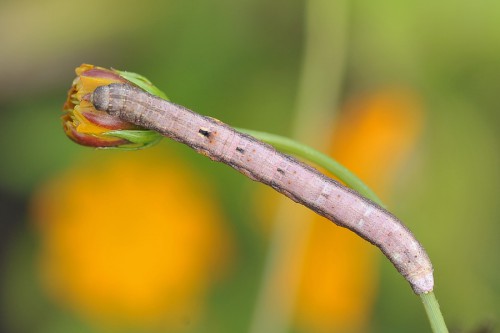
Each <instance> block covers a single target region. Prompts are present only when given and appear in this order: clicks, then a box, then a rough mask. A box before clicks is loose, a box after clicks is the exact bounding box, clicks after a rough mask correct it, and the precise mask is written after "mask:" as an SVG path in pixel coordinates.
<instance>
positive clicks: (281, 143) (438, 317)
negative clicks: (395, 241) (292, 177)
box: [237, 128, 448, 333]
mask: <svg viewBox="0 0 500 333" xmlns="http://www.w3.org/2000/svg"><path fill="white" fill-rule="evenodd" d="M237 130H238V131H240V132H243V133H246V134H249V135H251V136H254V137H256V138H257V139H259V140H261V141H264V142H267V143H269V144H270V145H272V146H274V147H275V148H276V149H279V150H281V151H283V152H286V153H290V154H293V155H295V156H298V157H300V158H303V159H305V160H307V161H309V162H312V163H314V164H316V165H318V166H320V167H322V168H325V169H326V170H328V171H329V172H330V173H332V174H333V175H334V176H335V177H337V178H338V179H340V180H341V181H342V182H343V183H345V184H346V185H347V186H349V187H350V188H352V189H354V190H356V191H358V192H359V193H360V194H362V195H363V196H364V197H366V198H368V199H370V200H372V201H373V202H376V203H377V204H379V205H380V206H382V207H384V204H383V203H382V201H381V200H380V199H379V198H378V197H377V195H376V194H375V193H374V192H373V191H372V190H371V189H370V188H369V187H368V186H367V185H366V184H365V183H363V181H361V179H359V178H358V177H357V176H356V175H355V174H353V173H352V172H351V171H349V170H348V169H347V168H346V167H344V166H343V165H341V164H340V163H339V162H337V161H335V160H334V159H332V158H331V157H330V156H328V155H325V154H323V153H321V152H319V151H317V150H315V149H313V148H311V147H309V146H306V145H304V144H302V143H300V142H297V141H295V140H292V139H289V138H286V137H283V136H279V135H276V134H270V133H265V132H259V131H254V130H248V129H242V128H238V129H237ZM419 296H420V298H421V299H422V302H423V304H424V308H425V312H426V314H427V317H428V318H429V322H430V324H431V328H432V331H433V332H434V333H447V332H448V329H447V328H446V324H445V322H444V318H443V315H442V314H441V310H440V308H439V304H438V302H437V299H436V296H435V295H434V293H433V292H430V293H426V294H420V295H419Z"/></svg>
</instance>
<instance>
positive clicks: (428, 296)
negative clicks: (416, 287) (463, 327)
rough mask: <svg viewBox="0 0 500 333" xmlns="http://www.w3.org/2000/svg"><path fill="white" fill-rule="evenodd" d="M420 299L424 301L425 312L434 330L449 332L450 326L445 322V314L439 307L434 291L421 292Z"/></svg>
mask: <svg viewBox="0 0 500 333" xmlns="http://www.w3.org/2000/svg"><path fill="white" fill-rule="evenodd" d="M420 299H421V300H422V303H424V308H425V312H426V314H427V317H428V318H429V322H430V323H431V328H432V332H434V333H448V328H447V327H446V323H445V322H444V318H443V314H442V313H441V309H440V308H439V304H438V301H437V299H436V296H435V295H434V292H432V291H431V292H429V293H423V294H420Z"/></svg>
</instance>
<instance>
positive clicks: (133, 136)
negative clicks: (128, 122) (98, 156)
mask: <svg viewBox="0 0 500 333" xmlns="http://www.w3.org/2000/svg"><path fill="white" fill-rule="evenodd" d="M103 135H107V136H112V137H115V138H120V139H125V140H127V141H129V142H130V143H127V144H124V145H120V146H117V147H105V148H103V149H119V150H138V149H144V148H149V147H151V146H154V145H155V144H157V143H158V142H160V141H161V139H162V138H163V136H161V135H160V134H159V133H156V132H155V131H151V130H118V131H109V132H106V133H103Z"/></svg>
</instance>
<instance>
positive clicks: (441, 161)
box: [0, 0, 500, 332]
mask: <svg viewBox="0 0 500 333" xmlns="http://www.w3.org/2000/svg"><path fill="white" fill-rule="evenodd" d="M349 22H350V23H349V29H348V31H347V34H348V44H347V48H348V50H347V55H348V60H347V63H346V77H345V80H344V83H345V84H344V87H343V88H342V91H341V94H342V96H344V97H347V96H352V95H355V94H356V92H360V91H366V90H370V89H380V88H381V87H384V86H398V85H402V86H410V87H413V89H414V90H415V91H416V92H417V93H418V94H420V95H421V96H422V98H423V100H424V103H425V110H426V132H425V137H424V138H423V140H422V143H421V145H420V147H419V151H418V154H417V155H415V156H414V160H413V161H412V165H411V166H409V169H410V171H409V174H410V175H411V177H407V178H406V179H405V181H404V182H403V183H401V186H400V187H399V188H398V190H397V191H398V194H399V195H398V196H396V198H397V200H394V201H395V202H393V203H392V204H393V208H394V211H395V213H396V215H399V216H401V217H402V219H403V220H405V221H407V223H408V225H409V227H410V228H411V229H412V230H413V231H414V232H415V233H416V235H417V236H418V237H419V239H420V240H421V241H422V243H423V244H424V245H425V247H426V248H427V249H428V251H429V254H430V256H431V258H432V259H433V262H434V265H435V274H436V293H437V296H438V298H439V300H440V304H441V307H442V310H443V312H444V316H445V318H446V319H447V321H448V323H449V325H450V327H451V328H456V329H457V330H458V331H460V332H462V331H466V330H471V329H472V328H474V327H478V326H481V325H482V324H483V323H485V322H489V321H493V322H498V319H499V317H498V311H499V310H498V309H500V284H499V281H500V265H499V260H498V258H497V256H498V253H500V238H499V235H500V227H499V224H498V221H500V213H499V209H498V199H499V197H500V192H499V188H500V186H499V185H500V173H499V170H500V168H499V166H500V144H499V143H500V140H499V139H500V138H499V136H500V128H499V124H500V112H499V109H500V103H499V99H498V89H499V87H500V62H499V61H498V59H500V43H498V39H499V36H500V3H499V2H498V1H491V0H490V1H488V0H482V1H475V2H471V1H465V0H461V1H451V0H443V1H440V2H432V1H406V2H400V1H395V0H389V1H382V2H381V1H367V0H357V1H352V2H350V9H349ZM303 23H304V3H303V2H302V1H298V0H295V1H264V0H253V1H250V0H240V1H229V0H216V1H201V0H190V1H179V0H169V1H153V0H143V1H142V2H136V1H117V0H105V1H97V0H87V1H86V2H71V1H70V2H68V1H62V0H46V1H30V0H23V1H6V0H4V1H2V2H1V3H0V147H1V150H0V160H1V163H0V191H1V193H0V194H1V197H0V198H1V200H2V202H1V206H0V208H1V209H2V212H0V218H1V219H2V220H1V221H0V222H1V225H0V234H1V241H2V261H1V263H2V267H1V268H2V279H1V283H2V285H1V287H0V290H2V292H1V294H0V295H1V297H2V300H0V301H1V304H2V307H1V309H2V313H1V314H0V321H1V322H2V324H1V325H3V327H2V328H3V329H6V330H9V331H12V332H35V331H36V332H44V331H46V332H58V331H61V332H69V331H71V332H79V331H81V332H89V329H88V328H86V327H85V324H84V323H81V322H80V321H79V319H78V318H75V317H73V315H72V314H71V313H68V312H67V311H66V310H61V309H59V308H58V307H57V306H56V305H54V304H52V303H51V301H49V300H47V299H45V297H44V295H43V293H42V292H41V291H40V290H39V289H38V287H37V286H38V285H37V282H36V279H35V277H34V275H35V273H34V270H35V268H34V267H33V265H34V257H36V240H34V238H36V237H33V232H32V229H31V226H30V219H29V214H28V209H27V208H26V207H27V204H26V203H27V202H29V200H30V195H31V193H32V191H34V189H36V188H37V186H38V185H39V184H41V183H43V182H44V181H46V180H47V179H49V178H51V177H54V176H55V175H57V173H58V172H60V171H61V170H64V169H65V168H66V167H67V166H68V165H71V164H72V163H75V161H78V160H81V159H86V158H88V157H91V156H93V155H94V154H97V153H98V152H96V151H93V150H89V149H86V148H83V147H79V146H77V145H75V144H73V143H72V142H70V141H69V140H68V139H66V137H65V136H64V133H63V131H62V129H61V126H60V123H59V116H60V115H61V107H62V103H63V102H64V99H65V94H66V91H67V90H68V88H69V87H70V84H71V80H73V77H74V72H73V71H74V68H75V67H76V66H78V65H80V64H81V63H83V62H86V63H92V64H96V65H99V66H103V67H115V68H118V69H122V70H128V71H133V72H137V73H141V74H143V75H145V76H146V77H148V78H149V79H150V80H151V81H152V82H154V83H155V84H156V85H157V86H158V87H161V88H162V89H163V90H164V91H165V92H166V93H167V95H168V96H169V97H170V98H171V99H172V100H173V101H175V102H176V103H179V104H182V105H185V106H187V107H189V108H191V109H194V110H196V111H197V112H200V113H202V114H207V115H210V116H213V117H215V118H218V119H221V120H223V121H224V122H226V123H228V124H231V125H234V126H238V127H247V128H253V129H258V130H264V131H269V132H275V133H280V134H287V133H288V130H289V127H290V125H291V118H292V117H293V108H294V105H295V104H294V103H295V101H296V91H297V86H298V79H299V72H300V62H301V55H302V48H303V36H304V32H303ZM161 145H168V146H169V148H171V149H174V150H175V151H176V152H178V153H179V154H180V155H182V156H183V157H185V158H186V159H188V160H190V161H191V162H192V163H194V164H196V165H197V166H198V167H199V168H200V169H201V170H202V171H201V172H205V173H206V174H210V177H213V178H214V179H215V182H216V183H217V184H218V192H219V193H220V195H221V197H222V200H223V203H224V208H225V210H226V212H227V214H228V216H229V217H230V218H231V221H234V223H235V224H236V226H235V228H236V229H237V230H238V231H237V234H238V237H239V242H240V246H239V248H240V250H241V256H240V257H239V259H238V260H240V261H241V262H244V264H243V263H240V264H239V265H238V269H237V272H236V273H235V274H234V276H233V277H232V279H231V281H228V282H227V284H225V285H224V286H222V287H221V286H218V288H221V291H219V292H217V293H215V295H216V296H214V297H213V299H212V300H211V302H212V303H213V304H212V305H213V306H212V307H211V308H212V310H211V314H212V318H211V319H210V323H209V324H210V325H212V326H208V327H219V328H220V327H224V329H225V330H224V331H227V332H241V331H244V330H246V328H247V327H248V324H249V322H250V318H251V315H252V311H253V310H252V307H253V305H254V301H255V295H256V293H257V288H258V282H259V278H260V272H261V269H262V263H263V258H264V249H265V246H264V244H263V242H262V240H261V239H260V236H258V235H256V234H255V230H254V229H253V227H252V226H251V224H252V223H253V221H252V220H253V219H254V218H255V212H252V211H251V209H250V208H249V207H248V205H245V203H244V202H243V200H242V199H241V198H242V197H244V196H247V195H248V192H249V191H252V190H253V189H254V188H255V187H256V186H258V185H256V184H253V183H249V182H248V181H247V180H246V179H244V177H241V176H240V175H239V174H237V173H235V172H233V171H231V170H229V169H228V168H227V167H225V166H222V165H216V164H214V163H211V162H210V161H208V160H206V159H204V158H203V157H201V156H198V155H196V154H194V153H193V152H192V151H190V150H189V149H186V148H184V147H180V146H179V145H177V144H176V143H173V142H163V143H162V144H161ZM159 151H161V148H160V150H159ZM13 203H20V204H18V205H14V204H13ZM12 207H21V209H22V214H20V215H16V214H14V213H12V212H11V211H10V210H11V209H12ZM382 266H383V278H382V286H381V291H380V297H379V300H378V303H377V305H376V308H375V314H374V319H373V325H372V331H373V332H396V331H405V332H422V331H428V330H429V329H428V324H427V322H426V318H425V316H424V314H423V310H421V307H420V306H419V305H418V304H417V303H418V302H419V300H418V298H417V297H415V296H414V295H412V294H411V292H410V290H409V288H408V285H407V284H406V283H405V282H404V281H403V280H402V279H401V278H400V276H398V275H397V274H396V272H395V270H394V269H393V267H392V266H391V265H390V263H388V262H384V263H383V264H382ZM235 295H239V296H238V300H237V303H238V304H235V303H236V302H235V300H234V297H235ZM214 329H215V331H218V332H222V331H223V330H222V329H220V330H217V329H216V328H214Z"/></svg>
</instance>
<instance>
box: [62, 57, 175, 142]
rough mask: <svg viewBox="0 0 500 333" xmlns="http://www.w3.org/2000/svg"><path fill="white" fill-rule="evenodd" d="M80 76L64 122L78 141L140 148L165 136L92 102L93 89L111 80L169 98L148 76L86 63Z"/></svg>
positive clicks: (65, 108) (69, 101)
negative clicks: (99, 108)
mask: <svg viewBox="0 0 500 333" xmlns="http://www.w3.org/2000/svg"><path fill="white" fill-rule="evenodd" d="M75 72H76V75H77V77H76V78H75V79H74V80H73V85H72V86H71V89H70V90H69V91H68V98H67V100H66V102H65V103H64V106H63V110H64V112H65V114H64V115H63V116H62V122H63V127H64V131H65V132H66V135H67V136H68V137H69V138H70V139H71V140H73V141H74V142H76V143H78V144H81V145H84V146H89V147H96V148H123V149H139V148H144V147H147V146H151V145H153V144H155V143H156V142H158V141H159V140H160V138H161V136H160V135H159V134H157V133H156V132H152V131H149V130H143V129H141V128H139V127H137V126H136V125H134V124H131V123H128V122H125V121H122V120H120V119H118V118H116V117H113V116H111V115H109V114H107V113H106V112H104V111H99V110H96V109H95V108H94V106H93V105H92V103H91V102H90V96H91V94H92V92H93V91H94V90H95V89H96V88H97V87H99V86H103V85H108V84H111V83H128V84H131V85H137V86H139V87H141V88H142V89H145V90H148V91H150V90H153V91H154V92H155V93H156V94H157V95H162V96H160V97H166V96H164V94H163V93H162V92H161V91H159V90H158V89H157V88H156V87H154V86H153V85H152V84H151V82H149V81H148V80H147V79H145V78H144V77H142V76H140V75H138V74H135V73H128V72H120V71H117V70H112V69H106V68H101V67H96V66H93V65H88V64H82V65H81V66H80V67H78V68H76V70H75Z"/></svg>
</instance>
